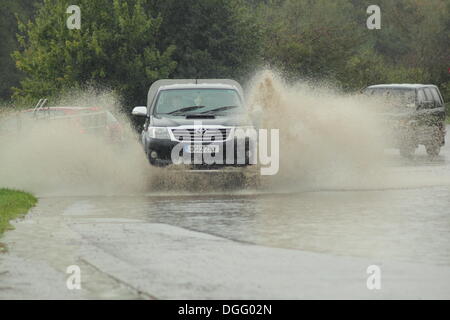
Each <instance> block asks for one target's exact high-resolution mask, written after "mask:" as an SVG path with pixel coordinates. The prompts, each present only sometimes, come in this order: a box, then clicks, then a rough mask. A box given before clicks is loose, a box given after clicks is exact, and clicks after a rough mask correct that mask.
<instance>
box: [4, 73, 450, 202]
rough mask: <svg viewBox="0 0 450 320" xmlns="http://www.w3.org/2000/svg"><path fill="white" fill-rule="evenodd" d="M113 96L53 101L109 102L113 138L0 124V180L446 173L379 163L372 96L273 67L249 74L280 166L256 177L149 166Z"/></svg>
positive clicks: (127, 187)
mask: <svg viewBox="0 0 450 320" xmlns="http://www.w3.org/2000/svg"><path fill="white" fill-rule="evenodd" d="M117 101H118V99H117V98H116V97H115V95H114V94H112V93H111V92H97V91H95V90H87V91H84V92H75V93H73V94H71V95H66V96H65V97H63V98H62V99H61V101H58V102H57V103H54V105H59V106H63V105H66V106H82V107H83V106H84V107H86V106H90V107H101V108H102V109H105V110H109V111H110V112H111V113H113V114H114V115H115V116H116V117H117V118H118V119H119V120H120V123H121V126H122V129H123V131H124V137H125V138H124V140H123V141H122V142H121V143H117V142H111V141H109V140H108V139H106V138H105V137H104V136H103V135H96V134H81V133H80V131H79V128H78V127H74V126H72V125H70V124H68V123H65V122H61V121H53V122H52V121H40V120H34V121H32V122H30V124H29V125H26V126H24V127H23V128H22V129H21V130H20V131H19V132H18V133H17V134H12V135H5V134H4V130H3V131H2V130H0V186H1V187H9V188H17V189H24V190H27V191H31V192H34V193H35V194H37V195H55V194H56V195H70V196H73V195H116V194H121V195H123V194H125V195H130V194H142V193H148V192H162V193H163V194H166V193H167V192H177V193H179V192H195V193H198V192H199V191H201V192H202V193H205V192H220V191H222V190H225V189H227V190H229V189H234V190H238V191H240V190H242V189H248V188H250V189H255V188H256V187H257V188H258V189H262V190H263V191H268V190H269V191H276V192H285V191H288V192H296V191H299V190H316V189H321V190H323V189H333V190H342V189H385V188H391V187H394V188H397V187H411V186H412V187H414V186H426V185H436V184H450V178H449V176H448V174H447V175H441V174H440V175H439V176H438V177H431V176H430V174H429V173H428V172H427V173H424V174H418V173H415V174H414V175H411V174H410V173H409V172H407V173H404V172H397V171H395V172H392V170H390V169H389V168H388V167H389V166H386V163H385V160H386V157H385V153H384V152H383V149H384V145H385V143H386V141H385V137H384V136H383V134H382V133H383V132H385V131H386V128H384V127H383V125H382V122H380V121H379V120H378V116H377V112H374V110H377V109H379V104H380V103H381V102H380V101H373V100H369V99H367V98H365V97H362V96H360V95H347V94H343V93H340V92H339V91H337V90H335V89H334V88H332V87H330V86H327V85H323V84H311V83H307V82H301V81H299V82H296V83H291V84H288V83H286V82H285V81H283V79H282V77H280V76H279V75H277V74H276V73H274V72H272V71H262V72H259V73H257V74H256V76H255V77H254V78H253V79H252V81H251V82H250V85H249V90H248V107H249V111H250V114H251V116H252V117H253V119H254V120H255V122H256V123H257V124H258V126H259V127H260V128H266V129H279V133H280V154H279V159H280V170H279V172H278V174H277V175H274V176H266V177H264V176H263V177H258V176H257V175H256V178H255V174H254V170H253V171H252V170H243V171H242V172H241V173H235V172H234V173H228V172H225V173H220V174H192V173H186V172H185V171H184V170H183V168H179V167H175V168H173V167H172V168H165V169H161V168H155V167H152V166H150V165H149V164H148V161H147V159H146V156H145V154H144V152H143V150H142V146H141V145H140V143H139V138H138V134H137V133H136V132H135V131H134V130H133V129H132V128H131V125H130V123H129V120H128V116H126V115H123V114H121V113H120V112H119V110H120V104H119V103H118V102H117ZM11 117H13V116H12V113H11V112H7V113H4V112H3V113H2V114H0V129H2V128H3V129H4V126H5V123H6V122H7V121H8V119H9V120H11ZM2 132H3V134H2ZM272 156H273V155H272ZM255 179H256V180H255Z"/></svg>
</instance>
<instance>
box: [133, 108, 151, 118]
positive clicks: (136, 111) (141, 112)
mask: <svg viewBox="0 0 450 320" xmlns="http://www.w3.org/2000/svg"><path fill="white" fill-rule="evenodd" d="M131 114H132V115H133V116H138V117H146V116H147V107H144V106H139V107H134V108H133V111H131Z"/></svg>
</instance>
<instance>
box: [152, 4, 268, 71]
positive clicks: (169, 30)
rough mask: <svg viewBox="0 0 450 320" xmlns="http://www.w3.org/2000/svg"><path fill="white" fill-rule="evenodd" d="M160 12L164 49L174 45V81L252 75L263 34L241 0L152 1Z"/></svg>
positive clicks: (154, 8) (153, 6)
mask: <svg viewBox="0 0 450 320" xmlns="http://www.w3.org/2000/svg"><path fill="white" fill-rule="evenodd" d="M150 4H151V5H150V8H152V9H153V10H155V11H157V12H160V13H161V16H162V18H163V21H162V24H161V39H162V41H161V43H160V45H161V46H162V47H165V46H168V45H170V44H174V45H175V46H176V48H177V49H176V51H175V53H174V58H175V60H176V61H177V63H178V65H177V69H176V70H175V72H174V74H173V77H174V78H224V77H236V78H241V77H242V76H244V75H246V74H248V73H249V72H251V71H253V69H254V67H255V65H256V63H257V62H258V61H257V59H258V57H259V53H260V52H259V47H260V32H259V28H258V25H257V23H256V20H255V18H254V17H253V16H254V15H252V12H251V10H250V8H247V7H246V5H245V2H244V1H241V0H191V1H179V0H150Z"/></svg>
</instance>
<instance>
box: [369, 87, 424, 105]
mask: <svg viewBox="0 0 450 320" xmlns="http://www.w3.org/2000/svg"><path fill="white" fill-rule="evenodd" d="M364 94H366V95H368V96H373V97H380V98H385V99H386V100H388V101H389V102H394V103H395V102H397V103H402V104H405V103H414V102H415V99H416V91H415V90H414V89H401V88H368V89H366V90H365V91H364Z"/></svg>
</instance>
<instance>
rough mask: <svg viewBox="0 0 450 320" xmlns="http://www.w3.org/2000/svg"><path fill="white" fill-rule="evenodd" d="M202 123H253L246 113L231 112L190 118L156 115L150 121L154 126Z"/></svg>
mask: <svg viewBox="0 0 450 320" xmlns="http://www.w3.org/2000/svg"><path fill="white" fill-rule="evenodd" d="M199 122H201V124H202V125H216V126H225V127H238V126H250V125H252V123H251V121H250V120H249V118H248V116H247V115H246V114H237V113H235V114H230V115H226V116H225V115H216V116H215V117H214V118H213V119H210V118H201V117H199V118H189V119H186V116H170V115H156V116H153V117H152V119H151V122H150V125H151V126H154V127H178V126H189V125H192V126H193V125H194V124H198V123H199Z"/></svg>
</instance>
